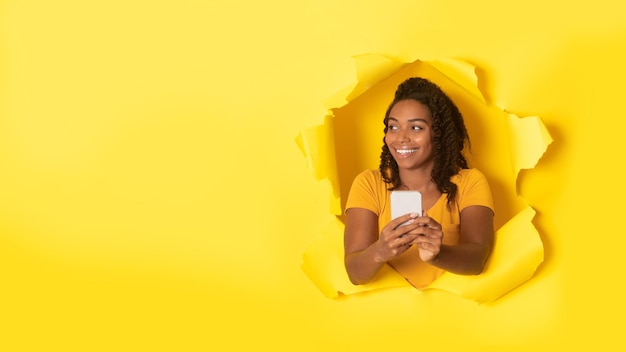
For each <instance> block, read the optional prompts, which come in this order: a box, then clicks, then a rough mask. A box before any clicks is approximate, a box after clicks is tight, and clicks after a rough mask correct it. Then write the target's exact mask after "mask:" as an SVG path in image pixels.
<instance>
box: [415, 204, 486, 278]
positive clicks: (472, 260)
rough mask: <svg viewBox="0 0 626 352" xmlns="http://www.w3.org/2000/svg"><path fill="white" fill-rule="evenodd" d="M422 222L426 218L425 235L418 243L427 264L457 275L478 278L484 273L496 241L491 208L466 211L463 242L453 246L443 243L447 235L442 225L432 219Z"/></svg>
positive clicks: (468, 209) (475, 207)
mask: <svg viewBox="0 0 626 352" xmlns="http://www.w3.org/2000/svg"><path fill="white" fill-rule="evenodd" d="M421 219H426V220H425V221H424V222H421V223H422V224H423V226H424V227H423V229H418V230H417V231H419V232H421V233H422V234H423V236H419V237H418V238H417V239H416V240H415V243H417V245H418V247H419V248H420V256H421V257H422V259H423V260H424V261H427V262H429V263H430V264H432V265H435V266H437V267H439V268H441V269H444V270H447V271H450V272H452V273H455V274H462V275H476V274H480V273H481V272H482V271H483V268H484V266H485V262H486V261H487V258H489V255H490V253H491V249H492V247H493V242H494V230H493V212H492V211H491V209H489V208H487V207H484V206H469V207H467V208H465V209H463V210H462V211H461V227H460V231H461V232H460V234H459V243H458V244H456V245H452V246H449V245H444V244H441V238H442V237H443V236H444V235H445V234H443V233H442V232H441V225H439V224H438V223H437V222H435V221H434V220H432V219H430V218H428V217H424V218H419V219H417V221H418V222H419V221H420V220H421ZM423 252H424V255H422V254H423Z"/></svg>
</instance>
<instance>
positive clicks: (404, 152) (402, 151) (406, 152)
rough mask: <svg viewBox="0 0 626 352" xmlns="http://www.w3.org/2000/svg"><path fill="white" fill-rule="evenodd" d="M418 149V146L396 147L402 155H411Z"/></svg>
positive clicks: (397, 151)
mask: <svg viewBox="0 0 626 352" xmlns="http://www.w3.org/2000/svg"><path fill="white" fill-rule="evenodd" d="M416 151H417V148H415V149H396V153H398V154H400V155H409V154H411V153H415V152H416Z"/></svg>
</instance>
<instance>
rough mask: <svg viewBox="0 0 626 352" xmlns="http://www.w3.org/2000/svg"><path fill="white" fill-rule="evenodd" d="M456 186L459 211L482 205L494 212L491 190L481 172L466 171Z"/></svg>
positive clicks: (474, 170) (475, 170)
mask: <svg viewBox="0 0 626 352" xmlns="http://www.w3.org/2000/svg"><path fill="white" fill-rule="evenodd" d="M458 186H459V211H461V210H463V209H464V208H466V207H469V206H472V205H482V206H485V207H488V208H489V209H491V210H492V211H493V210H494V206H493V197H492V195H491V188H490V187H489V183H488V181H487V178H486V177H485V175H483V173H482V172H480V171H479V170H477V169H469V170H467V172H466V174H463V175H462V178H461V182H460V184H458Z"/></svg>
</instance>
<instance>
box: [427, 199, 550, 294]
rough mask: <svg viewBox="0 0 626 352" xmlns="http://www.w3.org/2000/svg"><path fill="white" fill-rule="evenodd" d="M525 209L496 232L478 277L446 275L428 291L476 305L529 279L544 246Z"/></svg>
mask: <svg viewBox="0 0 626 352" xmlns="http://www.w3.org/2000/svg"><path fill="white" fill-rule="evenodd" d="M534 215H535V211H534V210H533V209H532V208H530V207H527V208H526V209H524V210H523V211H522V212H520V213H519V214H517V215H516V216H515V217H514V218H513V219H511V220H510V221H509V222H507V223H506V224H505V225H504V226H502V227H501V228H500V229H499V230H498V231H497V233H496V239H497V240H496V243H495V246H494V249H493V253H492V255H491V256H490V258H489V261H488V262H487V265H486V266H485V269H484V271H483V273H482V274H480V275H478V276H467V275H456V274H452V273H445V274H444V275H442V276H440V277H439V278H438V279H437V280H435V281H434V282H433V283H431V284H430V285H429V286H428V287H427V289H442V290H445V291H449V292H452V293H455V294H457V295H460V296H463V297H466V298H469V299H472V300H475V301H477V302H490V301H493V300H495V299H497V298H499V297H501V296H502V295H504V294H506V293H507V292H508V291H510V290H512V289H514V288H515V287H517V286H519V285H521V284H522V283H524V282H525V281H526V280H528V279H530V278H531V277H532V276H533V274H534V273H535V269H536V268H537V265H538V264H539V263H541V262H542V261H543V245H542V243H541V238H540V237H539V233H538V232H537V230H536V229H535V227H534V226H533V225H532V222H531V221H532V219H533V217H534Z"/></svg>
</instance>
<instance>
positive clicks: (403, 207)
mask: <svg viewBox="0 0 626 352" xmlns="http://www.w3.org/2000/svg"><path fill="white" fill-rule="evenodd" d="M408 213H417V214H418V215H422V194H421V193H420V192H419V191H391V219H392V220H393V219H395V218H397V217H399V216H402V215H405V214H408ZM404 225H406V223H403V224H401V225H400V226H404Z"/></svg>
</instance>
